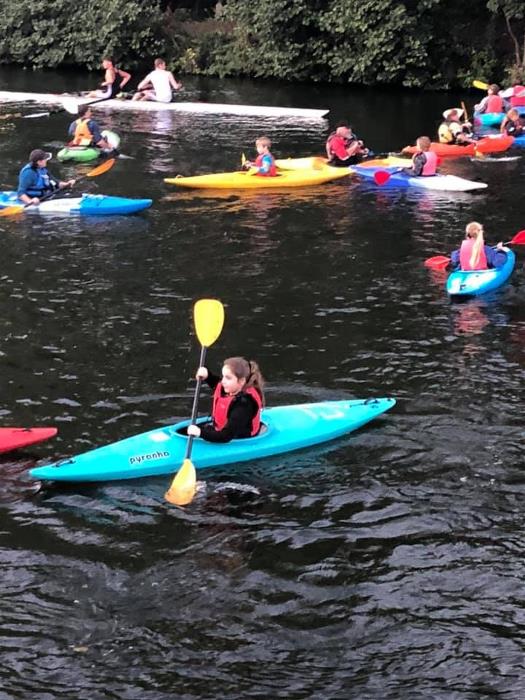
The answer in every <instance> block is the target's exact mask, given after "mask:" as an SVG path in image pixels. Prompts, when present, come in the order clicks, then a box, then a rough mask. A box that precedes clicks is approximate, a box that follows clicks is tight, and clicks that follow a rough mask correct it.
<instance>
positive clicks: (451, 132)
mask: <svg viewBox="0 0 525 700" xmlns="http://www.w3.org/2000/svg"><path fill="white" fill-rule="evenodd" d="M462 114H463V110H462V109H460V108H459V107H453V108H452V109H446V110H445V111H444V112H443V119H444V120H445V121H444V122H443V123H442V124H441V125H440V127H439V129H438V136H439V143H448V144H455V145H457V146H466V145H467V144H469V143H474V136H473V134H472V131H471V124H470V122H467V121H465V122H463V124H460V121H459V120H460V117H461V115H462Z"/></svg>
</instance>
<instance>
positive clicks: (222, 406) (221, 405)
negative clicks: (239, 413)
mask: <svg viewBox="0 0 525 700" xmlns="http://www.w3.org/2000/svg"><path fill="white" fill-rule="evenodd" d="M243 391H244V393H245V394H248V395H249V396H251V397H252V399H254V401H255V403H256V404H257V413H256V414H255V415H254V417H253V419H252V430H251V433H250V435H251V436H253V435H257V433H258V432H259V429H260V427H261V409H262V399H261V395H260V394H259V392H258V391H257V389H254V387H253V386H249V387H248V388H247V389H243ZM234 400H235V396H228V394H225V395H223V389H222V384H221V382H219V383H218V384H217V386H216V387H215V391H214V392H213V409H212V412H211V415H212V418H213V427H214V428H215V430H222V429H223V428H224V426H225V425H226V423H227V422H228V411H229V410H230V406H231V404H232V401H234Z"/></svg>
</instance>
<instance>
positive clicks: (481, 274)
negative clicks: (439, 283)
mask: <svg viewBox="0 0 525 700" xmlns="http://www.w3.org/2000/svg"><path fill="white" fill-rule="evenodd" d="M505 252H506V253H507V259H506V260H505V263H504V264H503V265H502V266H501V267H492V268H490V269H488V270H456V272H451V273H450V275H449V276H448V278H447V282H446V285H445V286H446V290H447V293H448V294H449V295H450V296H451V297H469V296H478V295H479V294H486V293H487V292H492V291H494V290H495V289H498V288H499V287H502V286H503V285H504V284H505V282H506V281H507V280H508V279H509V277H510V276H511V275H512V271H513V270H514V265H515V264H516V256H515V254H514V253H513V251H512V250H510V249H509V248H505Z"/></svg>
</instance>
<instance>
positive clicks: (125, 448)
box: [29, 398, 395, 482]
mask: <svg viewBox="0 0 525 700" xmlns="http://www.w3.org/2000/svg"><path fill="white" fill-rule="evenodd" d="M394 404H395V399H390V398H381V399H366V400H352V401H350V400H347V401H324V402H322V403H307V404H296V405H292V406H277V407H274V408H266V409H263V411H262V425H263V428H262V430H261V431H260V433H259V434H258V435H256V436H255V437H251V438H245V439H243V440H232V441H231V442H227V443H214V442H206V441H205V440H202V439H200V438H197V439H195V440H194V442H193V451H192V454H191V459H192V462H193V463H194V464H195V466H196V467H197V468H201V469H203V468H207V467H217V466H221V465H224V464H232V463H235V462H245V461H248V460H254V459H261V458H263V457H272V456H274V455H278V454H282V453H283V452H291V451H292V450H300V449H302V448H305V447H310V446H311V445H318V444H320V443H323V442H327V441H328V440H334V439H335V438H338V437H341V436H342V435H345V434H346V433H350V432H352V431H353V430H357V428H360V427H361V426H362V425H364V424H365V423H368V422H369V421H371V420H373V419H374V418H376V417H377V416H380V415H381V414H382V413H384V412H385V411H388V410H389V409H390V408H392V406H394ZM208 420H209V418H201V419H199V421H198V423H203V422H206V421H208ZM188 424H189V421H187V420H186V421H182V422H180V423H176V424H175V425H172V426H167V427H164V428H155V429H154V430H150V431H148V432H146V433H141V434H140V435H135V436H133V437H129V438H126V439H124V440H120V441H119V442H115V443H113V444H111V445H106V446H105V447H99V448H97V449H94V450H90V451H89V452H85V453H84V454H81V455H78V456H77V457H72V458H71V459H63V460H61V461H59V462H56V463H54V464H48V465H45V466H42V467H36V468H34V469H31V470H30V472H29V473H30V475H31V476H32V477H33V478H34V479H39V480H41V481H77V482H82V481H112V480H117V479H136V478H139V477H145V476H161V475H165V476H168V475H170V474H173V473H174V472H175V471H177V469H178V468H179V467H180V465H181V464H182V461H183V459H184V455H185V451H186V445H187V442H188V438H187V436H186V435H184V434H182V433H181V432H180V431H181V430H184V429H185V428H186V427H187V426H188Z"/></svg>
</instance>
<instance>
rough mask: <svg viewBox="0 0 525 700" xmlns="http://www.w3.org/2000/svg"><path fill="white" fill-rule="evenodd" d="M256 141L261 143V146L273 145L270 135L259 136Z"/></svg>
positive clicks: (269, 146) (268, 146)
mask: <svg viewBox="0 0 525 700" xmlns="http://www.w3.org/2000/svg"><path fill="white" fill-rule="evenodd" d="M255 143H256V144H257V143H260V144H261V146H265V147H266V148H271V147H272V142H271V140H270V139H269V138H268V136H259V138H258V139H256V140H255Z"/></svg>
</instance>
